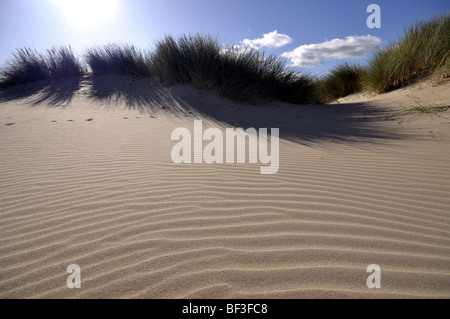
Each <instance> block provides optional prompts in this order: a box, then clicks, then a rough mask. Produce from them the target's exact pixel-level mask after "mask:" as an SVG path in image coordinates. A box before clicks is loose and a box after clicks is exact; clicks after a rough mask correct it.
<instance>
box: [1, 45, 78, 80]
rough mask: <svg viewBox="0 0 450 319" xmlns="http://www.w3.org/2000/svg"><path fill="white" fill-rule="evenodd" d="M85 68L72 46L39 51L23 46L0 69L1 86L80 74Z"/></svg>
mask: <svg viewBox="0 0 450 319" xmlns="http://www.w3.org/2000/svg"><path fill="white" fill-rule="evenodd" d="M81 74H83V68H82V66H81V64H80V62H79V61H78V59H77V58H76V57H75V56H74V54H73V51H72V49H71V48H70V47H60V48H55V47H53V48H51V49H48V50H47V51H46V52H45V53H43V54H42V53H39V52H37V51H36V50H32V49H29V48H21V49H18V50H16V52H14V53H13V58H12V59H11V60H8V61H6V63H5V66H4V67H3V68H1V69H0V84H1V85H0V86H2V87H7V86H12V85H17V84H24V83H28V82H33V81H39V80H52V79H60V78H65V77H73V76H79V75H81Z"/></svg>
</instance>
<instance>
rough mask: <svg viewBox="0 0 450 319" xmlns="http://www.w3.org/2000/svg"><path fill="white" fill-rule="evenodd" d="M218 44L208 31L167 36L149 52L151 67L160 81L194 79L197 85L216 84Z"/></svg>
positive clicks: (178, 81)
mask: <svg viewBox="0 0 450 319" xmlns="http://www.w3.org/2000/svg"><path fill="white" fill-rule="evenodd" d="M219 51H220V45H219V43H218V41H217V38H214V37H212V36H210V35H201V34H197V35H183V36H181V37H180V38H178V39H174V38H173V37H172V36H166V37H165V38H164V39H162V40H161V41H159V42H157V44H156V50H155V52H153V53H152V54H151V57H150V61H151V68H152V70H153V72H154V74H155V76H156V77H157V78H158V79H159V80H160V81H162V82H163V83H193V84H194V85H195V86H196V87H198V88H212V87H214V85H215V84H216V78H217V72H218V66H219Z"/></svg>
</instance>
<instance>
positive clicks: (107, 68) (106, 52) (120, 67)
mask: <svg viewBox="0 0 450 319" xmlns="http://www.w3.org/2000/svg"><path fill="white" fill-rule="evenodd" d="M84 60H85V61H86V63H87V64H88V65H89V67H90V68H91V70H92V72H93V73H94V74H104V73H116V74H131V75H137V76H150V75H151V70H150V65H149V60H148V58H147V57H146V55H145V54H144V52H143V51H142V50H140V49H138V48H136V47H135V46H133V45H119V44H115V43H111V44H106V45H103V46H101V47H91V48H89V49H87V50H86V52H85V55H84Z"/></svg>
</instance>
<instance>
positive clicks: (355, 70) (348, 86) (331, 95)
mask: <svg viewBox="0 0 450 319" xmlns="http://www.w3.org/2000/svg"><path fill="white" fill-rule="evenodd" d="M366 72H367V69H366V68H365V67H363V66H361V65H358V64H355V65H350V64H348V63H344V64H340V65H338V66H337V67H336V68H334V69H333V70H331V72H330V73H329V74H328V75H326V76H325V77H323V78H322V79H321V80H320V81H319V84H318V92H319V95H320V97H321V99H322V101H323V102H325V103H326V102H331V101H333V100H335V99H338V98H340V97H344V96H347V95H349V94H352V93H355V92H358V91H360V90H361V89H362V84H361V81H362V78H363V76H364V74H365V73H366Z"/></svg>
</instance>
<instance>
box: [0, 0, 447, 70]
mask: <svg viewBox="0 0 450 319" xmlns="http://www.w3.org/2000/svg"><path fill="white" fill-rule="evenodd" d="M372 3H373V4H378V5H379V6H380V8H381V28H380V29H369V28H368V27H367V25H366V19H367V17H368V16H369V15H370V13H367V12H366V8H367V6H368V5H369V4H372ZM445 12H450V1H448V0H426V1H404V0H395V1H394V0H370V1H364V0H291V1H283V0H279V1H267V0H255V1H253V0H163V1H160V0H0V30H1V31H0V63H3V61H5V60H6V59H8V58H9V57H10V56H11V52H12V51H14V50H15V49H16V48H20V47H31V48H35V49H38V50H44V49H46V48H49V47H51V46H53V45H66V44H69V45H71V46H72V48H73V49H74V50H75V52H76V53H78V54H81V53H82V50H83V48H86V47H88V46H91V45H98V44H105V43H110V42H119V43H131V44H135V45H137V46H139V47H142V48H147V47H151V45H152V44H153V43H155V41H156V40H158V39H160V38H161V37H163V36H164V35H165V34H171V35H175V36H176V35H180V34H183V33H197V32H201V33H209V34H213V35H216V36H218V38H219V39H220V40H221V42H225V43H229V44H235V45H240V46H245V45H251V46H253V47H256V48H259V49H261V50H264V51H266V52H268V53H274V54H277V55H279V56H282V57H283V59H286V61H287V63H289V64H291V63H296V64H297V65H299V66H300V67H301V68H302V69H303V70H306V71H308V72H310V73H313V74H317V75H320V74H323V73H325V72H326V71H327V70H329V69H330V68H332V67H333V66H335V65H336V64H338V63H341V62H344V61H349V62H361V63H364V62H365V61H366V60H367V57H368V56H369V55H370V52H372V51H373V50H374V49H375V48H376V47H378V46H379V45H381V46H386V45H387V44H389V43H390V42H391V41H393V40H395V39H397V37H398V36H399V35H401V34H402V31H403V29H404V28H405V27H406V26H408V25H409V24H411V23H412V22H413V21H415V20H417V19H423V18H428V17H430V16H432V15H434V14H437V13H445ZM275 31H276V32H275ZM369 35H370V36H369ZM307 45H308V46H307ZM299 47H300V48H299ZM296 49H297V50H296ZM330 52H331V53H330Z"/></svg>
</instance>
